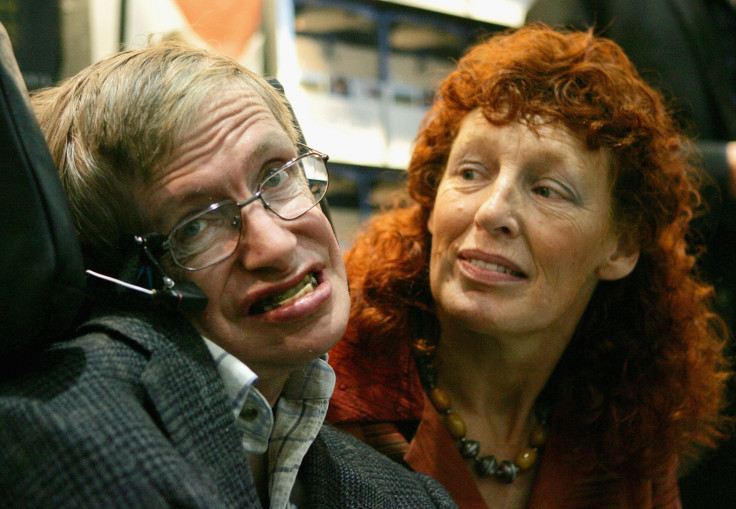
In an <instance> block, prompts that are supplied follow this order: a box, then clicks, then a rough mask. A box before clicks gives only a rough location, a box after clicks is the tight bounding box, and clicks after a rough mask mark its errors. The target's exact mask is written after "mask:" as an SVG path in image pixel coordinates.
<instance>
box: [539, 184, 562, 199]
mask: <svg viewBox="0 0 736 509" xmlns="http://www.w3.org/2000/svg"><path fill="white" fill-rule="evenodd" d="M534 193H536V194H537V195H539V196H541V197H542V198H555V199H564V198H565V195H564V194H563V193H562V192H560V191H558V190H556V189H554V188H552V187H549V186H537V187H535V188H534Z"/></svg>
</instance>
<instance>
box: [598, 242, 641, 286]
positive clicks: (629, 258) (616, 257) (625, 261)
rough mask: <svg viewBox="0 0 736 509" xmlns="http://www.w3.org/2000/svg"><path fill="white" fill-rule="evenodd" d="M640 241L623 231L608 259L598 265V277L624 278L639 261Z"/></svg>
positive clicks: (607, 278)
mask: <svg viewBox="0 0 736 509" xmlns="http://www.w3.org/2000/svg"><path fill="white" fill-rule="evenodd" d="M639 253H640V248H639V242H638V241H637V240H635V239H634V237H633V235H632V234H631V233H623V234H621V235H620V236H619V237H618V241H617V242H616V247H615V249H614V250H613V252H612V253H611V255H610V256H609V257H608V259H607V260H606V261H605V262H604V263H603V264H602V265H601V266H600V267H598V278H599V279H602V280H605V281H614V280H616V279H622V278H624V277H626V276H628V275H629V274H631V271H633V270H634V267H636V262H638V261H639Z"/></svg>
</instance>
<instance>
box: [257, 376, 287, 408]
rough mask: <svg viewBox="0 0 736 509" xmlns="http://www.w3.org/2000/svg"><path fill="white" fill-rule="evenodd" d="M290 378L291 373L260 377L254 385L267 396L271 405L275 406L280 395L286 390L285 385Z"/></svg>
mask: <svg viewBox="0 0 736 509" xmlns="http://www.w3.org/2000/svg"><path fill="white" fill-rule="evenodd" d="M288 378H289V375H284V376H280V377H274V378H266V379H264V378H260V377H259V378H258V380H256V383H255V385H254V386H255V388H256V389H258V391H259V392H260V393H261V394H262V395H263V397H264V398H266V401H268V404H269V406H270V407H271V408H273V407H274V406H275V405H276V401H278V399H279V396H281V391H282V390H284V385H285V384H286V380H287V379H288Z"/></svg>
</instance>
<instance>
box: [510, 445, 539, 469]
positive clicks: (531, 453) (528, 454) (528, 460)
mask: <svg viewBox="0 0 736 509" xmlns="http://www.w3.org/2000/svg"><path fill="white" fill-rule="evenodd" d="M536 461H537V450H536V449H532V448H531V447H527V448H526V449H524V450H522V451H521V452H520V453H519V454H518V455H517V456H516V459H515V460H514V463H516V464H517V465H518V466H519V469H521V470H527V469H528V468H530V467H531V466H532V465H534V463H536Z"/></svg>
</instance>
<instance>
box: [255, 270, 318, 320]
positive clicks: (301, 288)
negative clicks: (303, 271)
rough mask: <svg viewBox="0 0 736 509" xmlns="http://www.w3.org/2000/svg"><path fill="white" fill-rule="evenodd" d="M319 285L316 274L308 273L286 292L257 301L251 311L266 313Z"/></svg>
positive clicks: (311, 290)
mask: <svg viewBox="0 0 736 509" xmlns="http://www.w3.org/2000/svg"><path fill="white" fill-rule="evenodd" d="M318 285H319V283H318V282H317V278H316V277H315V276H314V274H307V275H306V276H305V277H304V279H302V280H301V282H300V283H299V284H298V285H296V286H294V287H292V288H289V289H288V290H286V291H285V292H281V293H279V294H277V295H274V296H272V297H269V298H267V299H263V300H262V301H260V302H257V303H255V304H254V305H253V306H251V310H250V313H251V314H261V313H265V312H266V311H271V310H274V309H276V308H279V307H281V306H283V305H284V304H288V303H289V302H292V301H294V300H296V299H298V298H299V297H302V296H304V295H306V294H308V293H311V292H313V291H314V289H315V288H317V286H318Z"/></svg>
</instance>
